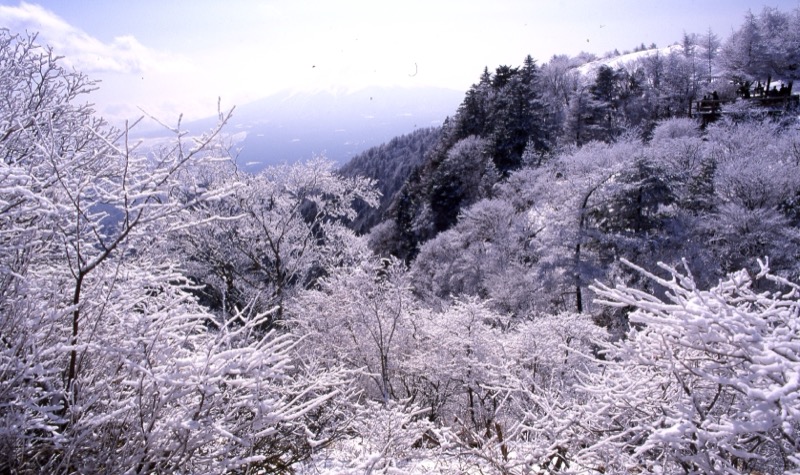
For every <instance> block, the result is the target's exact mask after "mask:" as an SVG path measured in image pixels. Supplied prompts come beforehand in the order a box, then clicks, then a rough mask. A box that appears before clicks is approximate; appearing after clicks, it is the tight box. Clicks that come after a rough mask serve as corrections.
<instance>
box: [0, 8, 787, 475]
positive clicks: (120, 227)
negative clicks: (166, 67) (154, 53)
mask: <svg viewBox="0 0 800 475" xmlns="http://www.w3.org/2000/svg"><path fill="white" fill-rule="evenodd" d="M799 16H800V10H796V11H794V12H792V13H788V14H786V13H782V12H778V11H776V10H771V9H767V10H765V11H764V12H762V13H761V14H760V15H758V16H755V15H750V16H748V18H747V22H746V24H745V26H743V27H742V29H740V30H739V31H737V32H736V33H735V34H734V35H733V37H732V38H731V39H729V40H728V41H727V42H726V43H725V45H724V46H723V49H724V50H725V51H726V53H725V55H731V54H734V53H735V52H736V51H741V50H740V49H738V48H739V45H741V44H751V45H752V44H759V43H758V42H750V43H747V42H742V41H741V37H742V36H743V35H744V33H743V32H744V31H745V30H746V29H749V30H748V31H750V30H753V31H761V32H765V31H770V32H772V35H771V38H772V39H770V42H771V43H769V44H770V47H772V48H783V49H779V50H778V51H783V52H784V53H785V58H783V59H782V62H780V61H777V60H776V59H775V58H778V57H779V56H780V55H778V54H777V53H775V52H773V53H771V54H770V55H771V57H773V59H770V64H771V65H773V66H770V67H771V68H772V69H770V70H769V71H768V72H767V74H769V75H770V78H769V79H767V78H765V79H764V80H765V81H767V80H769V81H778V80H781V81H786V82H787V83H788V81H791V80H792V77H791V74H793V69H791V68H794V67H795V65H796V61H794V60H793V59H792V58H793V57H794V56H793V55H794V54H796V51H797V49H787V48H788V47H784V46H781V45H793V44H794V43H791V41H794V39H796V35H795V33H796V31H798V30H797V29H792V28H789V27H786V26H785V25H792V24H793V22H796V21H797V18H798V17H799ZM769 25H778V26H780V25H784V26H783V27H776V28H775V29H773V30H769V29H767V28H771V26H769ZM782 35H783V36H782ZM783 37H785V38H788V40H787V42H784V43H779V42H776V41H777V39H776V38H783ZM793 38H794V39H793ZM701 43H702V44H703V45H704V46H700V44H701ZM715 45H716V46H715ZM717 47H719V44H718V40H716V39H715V38H714V36H713V35H712V34H710V33H709V34H708V35H706V36H705V37H703V41H702V42H699V41H695V38H693V37H692V36H691V35H686V37H685V38H684V41H683V42H682V43H681V44H680V45H679V46H677V47H675V48H674V52H673V53H670V54H668V55H656V54H651V55H643V57H642V59H641V60H640V63H634V64H633V66H631V65H628V66H625V67H624V68H622V69H620V68H616V66H613V67H612V66H608V65H606V67H602V66H601V67H599V68H598V69H596V70H595V72H594V73H592V74H591V75H588V76H583V75H581V74H579V73H578V71H577V70H576V69H575V67H574V66H575V65H576V64H577V63H574V62H573V60H571V59H569V58H564V57H556V58H553V59H552V60H551V61H550V62H548V63H546V64H545V65H542V66H541V67H538V66H536V65H535V64H534V63H533V61H532V60H531V59H530V58H528V59H526V61H525V64H524V65H523V66H522V67H520V68H510V67H505V66H501V67H499V68H497V69H496V71H495V72H494V73H489V71H488V70H487V71H485V73H484V75H483V77H482V78H481V81H480V83H479V84H476V85H475V86H474V87H473V88H472V89H471V91H470V93H469V94H468V95H467V98H465V102H464V104H463V105H462V107H461V109H459V111H458V113H457V115H456V116H455V117H454V118H452V119H450V120H449V121H448V122H447V124H445V126H444V127H443V128H442V130H440V131H437V130H431V131H420V132H418V133H416V134H412V135H411V136H407V137H404V138H400V139H398V140H397V141H395V142H394V143H393V144H389V145H387V146H386V147H385V148H383V149H378V150H375V151H373V152H371V153H370V154H368V155H365V156H364V157H363V159H362V160H361V161H360V162H359V163H357V164H354V165H353V167H352V168H351V169H350V170H349V171H348V173H351V175H346V176H345V175H343V174H341V173H337V172H336V171H334V169H333V167H332V164H331V163H330V162H329V161H327V160H325V159H324V158H320V157H318V158H315V159H312V160H309V161H308V162H305V163H299V164H295V165H285V166H279V167H269V168H267V169H265V170H264V171H263V172H261V173H259V174H257V175H248V174H244V173H242V172H241V171H239V170H237V169H236V167H235V165H234V163H233V162H232V161H231V160H230V158H229V157H227V155H226V152H225V150H223V149H221V148H219V147H218V146H217V145H216V144H217V143H218V142H217V141H216V140H215V138H216V137H218V136H219V134H221V133H224V132H223V131H224V129H223V126H224V123H225V122H226V120H227V117H228V115H226V114H224V113H223V114H221V115H220V118H221V122H220V124H219V126H218V127H216V128H214V129H213V130H212V131H210V132H209V133H208V134H205V135H202V136H196V137H191V136H189V135H187V134H186V133H185V132H183V131H181V128H180V123H178V124H177V126H176V127H175V129H174V130H173V132H174V134H175V137H174V141H173V142H171V143H170V144H168V145H167V146H165V147H160V148H156V149H152V150H147V151H145V150H139V149H138V148H137V146H136V145H134V144H131V143H129V141H128V140H127V136H128V134H127V132H128V131H127V130H122V131H117V130H114V129H112V128H110V127H108V126H107V125H106V124H104V123H103V121H102V120H100V119H97V118H95V116H94V114H93V112H92V110H91V108H90V107H88V106H86V105H82V104H83V100H84V98H85V97H86V96H85V93H86V92H88V91H90V90H91V89H92V88H93V87H94V84H93V83H92V82H91V81H89V80H87V79H86V78H85V77H84V76H82V75H80V74H79V73H75V72H72V71H68V70H65V69H64V68H62V67H61V66H60V65H59V62H58V60H57V59H56V58H55V57H54V56H53V55H52V53H51V52H50V50H49V49H46V48H42V47H39V46H37V45H36V44H35V41H34V38H31V37H18V36H13V35H10V34H9V33H8V32H6V31H2V30H0V84H2V85H4V87H5V90H6V91H8V94H7V95H6V96H5V99H4V101H2V102H1V103H0V156H2V157H3V159H2V160H1V161H0V472H4V473H5V472H7V473H21V474H28V473H30V474H33V473H64V474H66V473H130V474H150V473H193V474H194V473H213V474H216V473H298V472H299V473H311V474H360V473H383V474H391V473H443V474H448V473H449V474H461V473H498V474H514V475H516V474H519V475H522V474H529V473H543V474H544V473H547V474H554V473H572V474H598V473H606V474H627V473H659V474H664V473H725V474H752V473H769V474H783V473H789V474H792V473H794V474H800V438H798V433H800V410H799V409H798V408H800V380H798V374H800V323H798V322H800V319H798V315H800V285H798V284H797V280H798V276H799V275H800V267H798V264H797V263H798V262H799V258H800V232H798V230H799V229H800V228H799V226H800V213H799V212H798V200H799V199H800V130H799V129H798V126H797V121H796V117H794V116H793V115H792V114H781V115H774V116H770V115H769V114H761V113H758V111H759V110H760V109H759V108H760V107H761V106H763V104H762V103H756V104H755V105H753V104H751V105H752V107H750V106H747V107H742V106H741V103H742V101H739V102H740V104H739V105H737V106H736V107H735V108H734V109H729V111H730V112H735V113H732V114H726V115H728V116H729V117H728V118H727V119H726V118H724V117H720V120H718V121H716V122H714V123H708V124H706V126H705V127H701V124H700V123H699V122H698V121H696V120H694V119H690V118H686V117H677V118H676V117H673V116H674V115H676V114H678V115H680V114H685V113H688V106H689V104H690V103H691V102H690V101H691V99H692V98H693V97H696V94H699V93H702V91H704V90H705V89H704V88H708V87H715V85H716V86H721V85H724V84H726V83H727V79H723V76H720V77H718V78H716V79H715V78H711V77H708V76H705V75H706V74H711V75H716V74H717V73H715V71H720V70H719V69H717V64H718V63H717V62H716V58H715V54H716V53H715V52H714V51H712V50H715V48H717ZM692 51H694V53H692ZM693 55H694V56H693ZM637 64H638V66H637ZM692 64H694V65H695V66H696V69H695V70H694V71H696V74H695V73H691V74H689V73H686V72H685V70H683V69H681V68H679V67H678V66H679V65H683V66H687V67H688V66H691V65H692ZM775 65H778V66H780V67H784V68H788V69H786V70H785V71H784V72H783V73H781V72H779V71H781V70H780V69H779V67H778V66H775ZM781 65H782V66H781ZM630 68H634V69H633V71H634V73H635V74H634V75H635V76H636V77H639V78H643V79H642V82H637V83H635V84H634V83H632V82H631V79H630V76H628V74H629V73H628V72H626V71H628V70H629V69H630ZM636 68H641V69H636ZM648 68H649V69H648ZM681 71H683V72H681ZM736 73H737V71H733V70H729V71H727V72H726V73H725V74H728V75H731V77H733V76H735V75H736ZM687 74H688V75H687ZM720 74H721V73H720ZM742 74H745V72H742ZM746 74H750V75H753V76H752V77H753V78H756V77H759V75H761V74H765V73H764V72H763V70H759V72H746ZM687 78H689V79H691V80H690V81H688V82H687V81H686V79H687ZM735 80H737V81H740V79H735ZM715 81H716V82H715ZM656 84H658V85H656ZM731 84H733V83H731ZM742 85H744V83H741V81H740V83H739V84H738V85H732V86H731V87H730V88H729V91H728V92H725V91H724V90H723V89H722V88H721V87H720V88H719V89H718V91H720V93H721V94H727V93H730V94H733V93H735V90H736V89H737V88H739V89H740V90H741V86H742ZM787 97H788V96H787ZM784 102H789V100H788V99H787V100H786V101H784ZM726 112H727V111H726ZM720 115H721V114H720ZM776 119H777V120H776ZM423 149H427V150H428V151H427V152H424V151H423ZM406 153H411V154H412V155H413V156H414V157H415V160H416V159H419V158H420V157H424V160H425V161H424V163H422V165H421V166H420V167H417V168H416V169H414V170H413V171H411V172H409V171H408V170H409V169H410V167H408V168H404V167H407V164H404V163H396V162H395V161H396V160H400V157H402V156H403V155H404V154H406ZM386 160H389V161H391V163H382V162H383V161H386ZM412 161H413V160H412ZM364 167H373V171H372V172H370V177H369V178H364V177H359V176H355V172H356V170H357V169H360V168H362V169H363V168H364ZM384 171H385V172H386V173H384ZM406 174H408V179H407V180H406V181H405V183H404V185H403V186H402V188H401V189H400V191H398V193H397V194H396V196H395V197H394V198H393V203H392V204H391V208H389V209H390V211H389V214H390V216H391V217H392V219H389V220H386V221H384V222H383V223H381V224H378V225H377V226H375V227H374V228H373V230H372V231H371V233H370V234H369V235H368V236H359V235H357V234H356V233H355V232H354V231H353V230H352V229H351V228H348V225H350V226H353V223H354V222H357V221H356V219H357V208H358V207H360V206H370V207H376V206H378V205H379V192H378V191H377V190H376V188H375V183H374V181H373V179H374V178H379V179H380V178H384V179H387V178H388V179H387V183H385V184H384V185H383V186H385V187H386V188H384V190H393V189H397V187H398V185H399V182H400V180H399V179H398V178H399V177H402V176H404V175H406ZM370 219H374V218H370ZM360 225H362V226H367V225H368V223H367V222H361V224H360ZM371 248H372V249H378V250H380V251H381V252H382V253H383V255H379V254H376V253H374V252H373V251H372V249H371ZM391 254H394V255H391Z"/></svg>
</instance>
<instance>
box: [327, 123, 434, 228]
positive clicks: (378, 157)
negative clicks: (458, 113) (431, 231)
mask: <svg viewBox="0 0 800 475" xmlns="http://www.w3.org/2000/svg"><path fill="white" fill-rule="evenodd" d="M441 130H442V129H441V128H440V127H432V128H424V129H419V130H416V131H414V132H412V133H410V134H406V135H401V136H400V137H395V138H393V139H392V140H390V141H389V142H387V143H385V144H383V145H380V146H378V147H373V148H371V149H369V150H367V151H366V152H364V153H361V154H359V155H357V156H355V157H353V159H352V160H350V161H349V162H347V163H346V164H345V165H343V166H342V167H341V168H340V169H339V173H340V174H342V175H344V176H349V177H354V176H364V177H367V178H372V179H374V180H376V181H377V184H378V191H380V192H381V195H382V196H381V202H380V205H379V206H378V208H370V207H369V206H366V205H365V204H364V203H357V204H356V210H357V211H358V218H356V219H355V220H354V221H353V223H351V227H352V228H353V229H354V230H355V231H356V232H357V233H366V232H368V231H369V230H370V229H371V228H372V227H373V226H375V225H376V224H378V223H379V222H381V221H383V220H384V219H386V217H387V212H388V210H389V206H390V205H391V203H392V200H393V199H394V198H395V195H396V194H397V192H398V191H400V189H401V188H402V187H403V184H404V183H405V182H406V181H407V180H408V178H409V176H410V175H411V172H412V171H413V170H414V169H415V168H417V167H419V166H420V165H422V164H423V163H424V161H425V156H426V154H427V152H428V150H430V149H431V147H432V146H433V145H434V144H435V143H436V142H437V141H438V140H439V137H440V135H441Z"/></svg>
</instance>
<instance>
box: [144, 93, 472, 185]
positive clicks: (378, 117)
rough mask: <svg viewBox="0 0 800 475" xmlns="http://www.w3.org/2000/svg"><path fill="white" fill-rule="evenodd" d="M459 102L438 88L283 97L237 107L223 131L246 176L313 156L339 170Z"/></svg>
mask: <svg viewBox="0 0 800 475" xmlns="http://www.w3.org/2000/svg"><path fill="white" fill-rule="evenodd" d="M463 97H464V92H462V91H454V90H450V89H441V88H400V87H394V88H391V87H370V88H365V89H361V90H358V91H345V90H339V91H320V92H316V93H289V92H283V93H278V94H274V95H272V96H270V97H267V98H265V99H261V100H258V101H255V102H252V103H249V104H245V105H242V106H239V107H237V108H236V109H235V110H234V114H233V118H232V120H231V121H230V122H229V124H228V126H227V128H226V129H225V130H226V132H227V133H228V134H229V135H230V136H231V137H232V140H233V141H234V148H235V149H238V151H239V152H238V157H237V162H238V164H239V165H240V166H241V167H242V168H243V169H245V170H247V171H258V170H260V169H261V168H263V167H264V166H266V165H271V164H278V163H292V162H296V161H299V160H307V159H309V158H311V157H312V156H315V155H325V156H326V157H328V158H330V159H332V160H334V161H336V162H338V163H340V164H343V163H345V162H347V161H348V160H350V158H352V157H353V156H354V155H356V154H358V153H361V152H363V151H365V150H366V149H368V148H370V147H374V146H377V145H380V144H382V143H384V142H387V141H389V140H390V139H391V138H393V137H396V136H398V135H402V134H407V133H411V132H413V131H414V130H417V129H419V128H425V127H431V126H439V125H441V124H442V122H443V121H444V119H445V118H446V117H448V116H453V115H454V114H455V112H456V110H457V109H458V105H459V104H460V102H461V100H462V99H463ZM214 122H215V120H214V119H213V118H209V119H204V120H201V121H196V122H193V123H188V124H185V128H186V129H188V130H189V131H190V132H191V133H193V134H194V133H199V132H202V131H204V130H206V129H208V128H210V127H211V126H212V125H213V124H214ZM148 135H151V136H152V135H153V134H148Z"/></svg>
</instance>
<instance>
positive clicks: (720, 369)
mask: <svg viewBox="0 0 800 475" xmlns="http://www.w3.org/2000/svg"><path fill="white" fill-rule="evenodd" d="M637 270H638V271H640V272H642V273H643V274H644V275H646V276H647V277H648V278H650V279H652V280H653V282H654V283H656V284H657V285H659V286H662V287H663V288H664V289H665V290H666V292H665V294H664V295H665V296H664V297H662V298H657V297H654V296H653V295H650V294H648V293H644V292H641V291H639V290H636V289H631V288H628V287H625V286H616V287H614V288H611V287H607V286H603V285H598V286H597V287H596V288H595V291H596V292H597V294H598V296H599V298H600V299H601V301H602V302H604V303H605V304H608V305H614V306H625V307H627V308H631V309H633V312H632V313H631V314H630V317H629V318H630V320H631V322H633V323H634V324H635V325H634V326H633V327H632V328H631V330H630V332H629V333H628V336H627V338H626V339H625V340H622V341H619V342H617V343H615V344H612V345H609V346H607V347H606V349H605V350H604V352H603V354H604V356H605V362H604V363H603V365H604V366H605V370H604V371H603V372H601V373H594V374H593V375H592V376H591V377H590V379H589V382H588V384H587V385H586V386H585V387H584V390H585V391H586V393H587V394H588V395H590V397H591V399H592V402H591V403H589V404H587V405H586V406H585V408H583V409H581V410H579V411H578V412H579V413H580V416H578V418H579V420H580V421H581V422H580V423H579V424H576V426H575V427H573V428H570V429H569V432H570V433H571V434H572V435H570V436H567V437H565V439H571V443H572V444H577V445H573V446H572V447H571V449H570V452H571V454H572V456H573V457H574V459H573V460H574V461H575V462H576V464H579V465H580V466H585V467H592V468H594V469H598V468H599V467H603V469H604V471H605V473H627V472H628V471H629V470H632V469H634V467H636V468H637V469H641V470H646V471H648V472H661V473H667V472H678V471H679V472H689V473H732V474H733V473H736V474H738V473H753V471H758V472H761V473H798V467H799V466H800V458H799V457H798V456H799V455H800V440H798V437H797V430H798V428H800V412H799V411H798V409H797V408H798V407H800V406H799V405H798V398H800V387H799V386H798V376H797V375H798V374H800V368H798V352H799V351H800V347H798V337H797V335H798V328H797V326H798V319H797V314H798V309H799V307H798V305H799V302H800V301H799V300H798V296H800V293H799V292H800V286H798V285H797V284H795V283H792V282H789V281H787V280H785V279H783V278H780V277H777V276H775V275H773V274H771V273H770V271H769V269H768V267H767V266H766V264H762V266H761V269H760V271H759V272H758V273H757V274H756V275H753V276H751V275H750V274H748V273H747V272H746V271H740V272H737V273H734V274H731V275H730V276H729V277H728V278H727V279H725V280H724V281H721V282H720V283H719V284H718V285H717V286H715V287H713V288H711V289H710V290H701V289H699V288H698V287H697V286H696V285H695V283H694V280H693V278H692V276H691V274H690V273H689V271H688V270H686V269H684V270H683V271H678V270H677V269H675V268H671V267H668V266H663V270H664V271H666V273H667V276H666V277H658V276H655V275H653V274H650V273H647V272H646V271H644V270H642V269H638V268H637ZM759 289H760V290H759Z"/></svg>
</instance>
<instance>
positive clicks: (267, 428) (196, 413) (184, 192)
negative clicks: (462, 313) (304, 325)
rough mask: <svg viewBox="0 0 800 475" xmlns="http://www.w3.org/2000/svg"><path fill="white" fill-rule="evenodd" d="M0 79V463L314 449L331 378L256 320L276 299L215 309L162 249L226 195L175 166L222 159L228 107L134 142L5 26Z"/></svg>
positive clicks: (68, 76) (99, 462)
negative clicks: (306, 364)
mask: <svg viewBox="0 0 800 475" xmlns="http://www.w3.org/2000/svg"><path fill="white" fill-rule="evenodd" d="M0 83H2V84H4V86H5V87H6V91H7V94H4V98H5V99H4V100H3V101H2V103H0V156H2V157H3V159H2V161H0V190H1V191H0V240H2V247H0V289H1V290H0V341H2V343H1V344H0V453H2V457H0V470H3V471H8V472H10V473H43V472H46V473H154V472H172V473H181V472H182V473H222V472H225V471H231V470H246V469H249V468H254V467H258V468H261V469H263V470H269V471H281V470H285V469H286V467H287V465H288V464H289V463H291V462H292V460H293V459H296V458H299V457H302V456H304V455H306V454H304V453H303V452H302V450H303V447H304V445H303V443H302V441H304V440H306V439H308V437H309V434H311V437H314V436H316V434H315V430H314V428H313V427H309V426H307V425H306V424H305V422H306V421H305V420H304V419H303V417H304V415H305V414H306V413H307V412H308V411H310V410H312V409H315V408H318V407H320V406H321V405H322V404H323V403H324V402H325V401H326V400H328V399H329V398H330V397H331V395H333V394H334V388H335V387H338V385H339V384H340V381H339V380H337V378H336V374H337V373H335V372H331V373H325V374H322V375H310V376H308V377H303V376H302V372H303V371H302V368H299V367H296V368H293V367H292V365H291V363H292V353H291V350H292V347H293V345H294V340H293V339H292V338H291V337H290V336H288V335H284V336H276V335H274V334H265V333H263V332H260V333H258V332H256V331H255V330H256V328H257V327H259V326H260V324H261V323H263V322H264V321H265V320H267V319H269V318H270V313H269V312H260V313H257V312H252V311H251V309H248V308H243V309H242V312H243V313H237V314H235V318H233V319H231V320H223V319H220V318H218V317H216V316H215V315H213V314H211V313H209V312H208V311H207V310H206V309H205V308H204V307H202V306H201V305H199V304H198V302H197V301H196V299H195V298H194V297H193V296H192V295H191V293H190V290H191V287H192V286H191V283H190V282H188V281H187V279H186V278H185V277H184V276H183V275H182V269H181V267H180V265H179V263H178V262H176V259H174V258H173V257H172V256H170V255H167V254H164V253H163V249H164V248H165V247H166V246H165V245H164V243H163V241H164V239H166V238H167V237H168V236H169V235H170V233H171V232H173V231H175V230H176V228H179V227H183V226H191V225H193V224H196V221H193V220H192V219H191V218H189V217H188V216H189V215H190V213H189V210H190V209H193V208H197V207H199V206H202V204H203V203H205V202H207V201H209V200H218V199H220V198H221V197H222V196H223V195H224V194H225V193H227V191H228V190H226V189H223V188H220V189H214V190H210V189H208V188H205V187H203V186H201V183H199V182H197V181H187V180H186V179H185V178H186V177H185V176H184V172H185V171H186V169H187V168H189V167H194V166H202V164H203V163H208V162H215V161H218V160H223V159H227V158H226V157H225V156H224V155H223V154H222V151H221V150H219V149H217V148H215V146H214V143H215V138H216V137H217V136H218V134H219V133H220V130H221V128H222V126H223V125H224V124H225V122H226V121H227V118H228V117H229V115H227V114H221V118H220V123H219V124H218V126H217V127H215V128H214V129H212V130H211V131H210V132H209V133H207V134H204V135H201V136H194V137H192V136H189V135H188V134H187V133H185V132H183V131H181V130H180V123H179V124H178V127H176V128H175V129H174V130H173V132H174V139H173V141H172V142H171V143H170V145H169V146H167V147H164V148H160V149H157V150H152V151H151V152H150V153H145V152H144V151H139V150H137V147H136V145H133V144H131V143H130V142H129V141H128V135H127V134H128V131H129V128H126V129H125V130H123V131H118V130H115V129H113V128H110V127H108V126H107V125H106V124H105V123H104V122H103V121H102V120H100V119H97V118H95V116H94V113H93V111H92V109H91V108H90V107H89V106H88V105H86V104H85V103H84V102H83V101H84V99H85V97H86V96H85V93H87V92H89V91H90V90H91V89H92V88H93V87H94V83H93V82H91V81H89V80H87V79H86V78H85V77H84V76H83V75H81V74H80V73H77V72H73V71H71V70H68V69H65V68H63V67H62V66H61V65H60V64H59V61H58V58H57V57H55V56H54V54H53V52H52V51H51V50H50V49H48V48H43V47H40V46H37V45H36V44H35V38H33V37H24V36H23V37H20V36H14V35H10V34H9V33H8V32H7V31H2V30H0ZM210 218H212V219H213V218H214V217H210ZM244 313H246V314H244ZM290 373H291V375H292V376H295V375H298V376H297V378H296V379H294V378H292V379H291V380H289V378H288V376H289V375H290ZM286 441H292V445H293V446H294V447H295V448H291V447H289V448H287V447H286Z"/></svg>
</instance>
